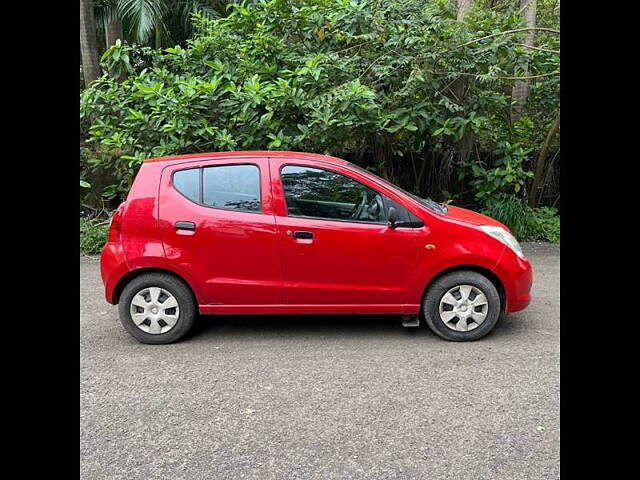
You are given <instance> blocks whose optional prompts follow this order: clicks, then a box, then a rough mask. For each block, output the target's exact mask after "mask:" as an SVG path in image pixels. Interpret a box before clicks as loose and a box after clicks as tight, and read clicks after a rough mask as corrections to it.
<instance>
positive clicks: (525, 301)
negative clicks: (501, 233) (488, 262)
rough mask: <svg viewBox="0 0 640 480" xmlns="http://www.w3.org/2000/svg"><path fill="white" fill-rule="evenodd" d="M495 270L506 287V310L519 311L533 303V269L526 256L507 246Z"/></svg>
mask: <svg viewBox="0 0 640 480" xmlns="http://www.w3.org/2000/svg"><path fill="white" fill-rule="evenodd" d="M495 272H496V274H497V275H498V277H499V278H500V280H501V281H502V285H503V286H504V289H505V296H506V304H505V308H504V309H505V312H517V311H519V310H523V309H525V308H526V307H527V306H528V305H529V303H531V286H532V285H533V270H532V268H531V263H529V260H527V259H526V258H524V259H523V258H520V257H518V256H517V255H516V254H515V253H514V252H513V251H512V250H511V249H509V248H505V250H504V252H503V254H502V257H501V258H500V261H499V262H498V264H497V265H496V267H495Z"/></svg>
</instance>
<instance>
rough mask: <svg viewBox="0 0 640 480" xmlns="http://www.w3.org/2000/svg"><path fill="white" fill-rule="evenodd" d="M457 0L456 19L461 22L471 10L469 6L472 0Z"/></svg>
mask: <svg viewBox="0 0 640 480" xmlns="http://www.w3.org/2000/svg"><path fill="white" fill-rule="evenodd" d="M455 1H456V8H457V12H456V20H458V21H459V22H462V21H464V17H465V16H466V15H467V12H468V11H469V7H471V0H455Z"/></svg>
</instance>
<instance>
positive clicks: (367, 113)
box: [80, 0, 560, 251]
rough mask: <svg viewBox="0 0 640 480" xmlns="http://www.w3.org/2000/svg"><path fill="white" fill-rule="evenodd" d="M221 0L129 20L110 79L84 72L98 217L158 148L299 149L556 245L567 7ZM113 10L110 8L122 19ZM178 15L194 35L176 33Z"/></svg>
mask: <svg viewBox="0 0 640 480" xmlns="http://www.w3.org/2000/svg"><path fill="white" fill-rule="evenodd" d="M529 1H530V0H529ZM125 3H126V2H125ZM129 3H131V2H129ZM134 3H135V2H134ZM151 3H154V2H151ZM160 3H162V2H160ZM187 3H188V2H187ZM196 3H197V2H196ZM205 3H206V2H205ZM213 3H215V5H213ZM213 3H211V4H207V5H205V7H207V8H209V10H207V9H206V8H204V9H203V8H196V7H197V5H195V4H194V2H191V3H189V6H190V8H186V7H184V5H183V7H182V10H180V11H179V12H182V13H180V15H182V16H183V17H185V15H186V17H187V18H188V19H189V20H188V21H187V22H186V24H187V25H188V27H184V25H185V23H184V22H183V23H180V22H178V21H177V20H176V19H175V18H174V19H173V20H171V21H169V20H167V15H169V14H168V13H167V12H178V9H177V8H175V9H173V10H171V9H170V8H168V6H167V5H165V7H167V8H164V9H161V15H160V19H159V20H157V21H156V23H153V22H147V23H149V25H147V27H148V28H147V29H146V30H145V31H146V32H147V33H146V34H145V35H146V36H145V35H142V34H139V33H140V32H139V31H138V30H136V28H134V27H135V25H136V24H135V22H134V21H133V20H131V19H129V20H126V19H125V21H123V23H124V24H125V25H129V27H128V29H127V28H125V30H126V31H128V32H129V34H128V35H129V40H127V39H126V38H125V39H124V40H122V41H121V40H118V41H115V42H113V43H112V44H111V45H110V46H108V47H106V46H105V49H106V50H105V52H104V54H103V55H102V57H101V61H100V68H101V72H102V75H101V76H100V77H98V78H97V79H95V80H93V81H92V82H91V83H90V84H89V86H88V87H87V88H84V81H83V79H82V76H81V94H80V133H81V142H80V167H81V187H82V188H81V189H80V190H81V194H80V202H81V206H82V211H83V213H84V216H85V218H87V219H88V220H89V223H96V224H99V223H100V221H101V220H100V218H101V217H104V216H105V214H108V212H109V211H110V210H111V209H113V208H114V206H117V203H119V202H120V201H121V200H122V199H123V198H124V197H125V196H126V192H127V190H128V188H129V186H130V183H131V180H132V178H133V176H134V174H135V172H136V171H137V168H138V167H139V165H140V163H141V162H142V161H143V160H144V159H145V158H149V157H155V156H162V155H172V154H180V153H192V152H210V151H225V150H245V149H246V150H253V149H269V150H298V151H306V152H318V153H327V154H331V155H335V156H338V157H342V158H345V159H347V160H349V161H352V162H354V163H356V164H358V165H360V166H363V167H365V168H368V169H370V170H371V171H373V172H375V173H377V174H378V175H381V176H383V177H385V178H387V179H389V180H390V181H392V182H394V183H396V184H398V185H400V186H402V187H403V188H405V189H407V190H410V191H412V192H414V193H416V194H417V195H420V196H424V197H431V198H433V199H434V200H436V201H442V202H452V203H455V204H457V205H460V206H463V207H468V208H473V209H476V210H481V211H483V212H485V213H487V214H489V215H490V216H493V217H494V218H497V219H498V220H501V221H503V222H504V223H506V224H507V225H508V226H509V227H510V228H511V229H512V230H513V232H514V234H515V235H516V236H517V237H518V238H519V239H520V240H549V241H559V209H560V180H559V166H560V144H559V142H560V135H559V132H558V128H557V126H558V125H557V124H558V119H559V111H560V104H559V90H560V89H559V79H560V76H559V67H560V65H559V62H560V58H559V50H560V45H559V41H560V36H559V32H558V31H557V30H558V25H559V2H557V1H542V0H538V1H537V9H536V18H535V20H536V24H537V26H536V28H537V29H538V30H525V28H527V23H526V18H525V16H524V15H523V5H525V4H526V3H527V0H522V1H488V0H475V1H472V2H468V1H467V2H452V1H451V0H422V1H416V0H405V1H382V0H381V1H376V0H369V1H363V0H306V1H302V0H270V1H265V0H262V1H245V2H243V3H241V4H228V5H225V4H224V3H225V2H213ZM459 3H466V4H468V5H469V8H468V10H466V11H465V12H463V13H464V15H463V16H461V15H460V12H461V10H460V8H461V7H460V5H459ZM521 3H522V5H521ZM534 3H536V2H534ZM214 7H215V8H214ZM525 7H526V5H525ZM107 10H108V9H107V8H106V7H105V6H104V5H98V6H96V7H95V11H96V12H97V13H96V15H98V14H100V15H103V17H104V19H107V20H108V18H110V17H109V15H112V16H113V15H118V10H117V9H115V10H114V11H115V12H116V13H112V14H107V13H105V12H106V11H107ZM185 12H186V13H185ZM120 15H121V16H123V17H124V16H125V15H124V13H122V11H121V13H120ZM163 15H164V17H163ZM176 15H177V14H176ZM169 17H170V15H169ZM162 18H164V19H165V20H162ZM104 19H103V20H104ZM162 22H164V23H162ZM172 22H173V23H172ZM160 24H162V26H161V27H160V26H158V25H160ZM172 24H180V25H183V27H181V28H182V29H175V28H174V31H177V32H178V34H177V36H178V37H179V36H180V35H182V38H178V39H177V41H175V42H173V43H172V46H167V45H162V42H163V41H165V42H170V41H172V40H176V38H174V37H175V36H176V35H174V37H171V36H169V35H168V34H167V33H166V32H168V31H169V30H170V28H169V27H167V25H172ZM158 31H159V32H160V33H162V32H165V34H164V36H163V35H159V34H158V35H152V33H153V32H158ZM136 32H137V33H136ZM532 32H533V33H535V40H534V41H535V46H533V45H532V44H531V43H530V42H529V45H527V38H526V36H527V34H531V33H532ZM123 37H127V34H123ZM163 39H164V40H163ZM151 45H153V46H151ZM81 75H82V74H81ZM518 83H520V84H521V85H525V86H526V88H527V89H528V95H527V96H526V98H525V100H524V101H523V102H522V108H518V104H517V102H516V100H517V99H516V98H515V96H514V85H517V84H518ZM514 104H515V105H514ZM534 172H537V174H536V173H534ZM534 176H536V177H537V178H535V179H534ZM82 182H85V183H84V186H83V184H82ZM534 182H536V184H537V185H532V184H533V183H534ZM532 186H533V187H534V189H533V193H532ZM85 225H87V223H86V222H85ZM95 243H100V242H99V241H97V242H95ZM100 246H101V245H100ZM98 249H99V247H98ZM95 250H96V249H95V248H94V249H91V248H88V249H87V248H85V251H95Z"/></svg>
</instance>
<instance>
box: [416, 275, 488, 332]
mask: <svg viewBox="0 0 640 480" xmlns="http://www.w3.org/2000/svg"><path fill="white" fill-rule="evenodd" d="M422 311H423V313H424V317H425V320H426V322H427V325H429V328H430V329H431V330H432V331H433V332H434V333H435V334H436V335H438V336H440V337H442V338H444V339H445V340H451V341H455V342H466V341H471V340H478V339H479V338H482V337H484V336H485V335H486V334H488V333H489V332H490V331H491V330H493V327H495V325H496V322H497V321H498V317H499V316H500V295H499V294H498V291H497V289H496V287H495V286H494V285H493V283H492V282H491V281H490V280H489V279H488V278H487V277H485V276H484V275H482V274H480V273H478V272H474V271H471V270H461V271H457V272H452V273H449V274H446V275H444V276H442V277H440V278H438V279H437V280H436V281H435V282H434V283H433V284H432V285H430V286H429V288H428V289H427V292H426V293H425V296H424V300H423V303H422Z"/></svg>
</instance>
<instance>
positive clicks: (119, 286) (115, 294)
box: [113, 267, 198, 305]
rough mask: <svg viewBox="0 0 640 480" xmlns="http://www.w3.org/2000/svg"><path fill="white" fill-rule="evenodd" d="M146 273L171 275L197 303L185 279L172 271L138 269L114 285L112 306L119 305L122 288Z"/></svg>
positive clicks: (195, 296)
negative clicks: (189, 292) (183, 285)
mask: <svg viewBox="0 0 640 480" xmlns="http://www.w3.org/2000/svg"><path fill="white" fill-rule="evenodd" d="M146 273H163V274H166V275H171V276H172V277H175V278H177V279H178V280H180V281H181V282H182V283H184V284H185V285H186V287H187V288H188V289H189V290H190V291H191V294H192V295H193V298H195V299H196V303H198V300H197V299H198V297H197V295H196V292H195V290H194V289H193V287H192V286H191V285H190V284H189V282H188V281H187V280H185V278H184V277H182V276H181V275H178V274H177V273H176V272H174V271H172V270H169V269H166V268H161V267H140V268H137V269H135V270H131V271H130V272H128V273H127V274H126V275H123V276H122V278H120V279H119V280H118V283H116V286H115V287H114V289H113V304H114V305H116V304H118V303H119V301H120V295H122V291H123V290H124V287H126V286H127V284H128V283H129V282H131V280H133V279H134V278H137V277H139V276H140V275H144V274H146Z"/></svg>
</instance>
